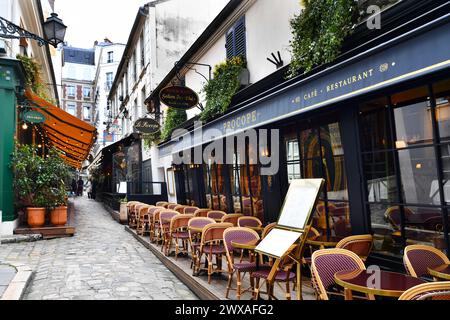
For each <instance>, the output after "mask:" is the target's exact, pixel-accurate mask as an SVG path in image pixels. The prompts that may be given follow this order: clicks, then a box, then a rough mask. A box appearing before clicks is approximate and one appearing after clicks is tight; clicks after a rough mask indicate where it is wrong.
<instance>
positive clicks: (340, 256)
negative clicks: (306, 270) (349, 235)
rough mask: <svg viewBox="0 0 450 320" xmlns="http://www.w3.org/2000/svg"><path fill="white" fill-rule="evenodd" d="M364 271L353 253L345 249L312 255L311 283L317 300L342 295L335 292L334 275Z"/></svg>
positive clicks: (329, 250) (362, 263) (317, 252)
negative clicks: (348, 271)
mask: <svg viewBox="0 0 450 320" xmlns="http://www.w3.org/2000/svg"><path fill="white" fill-rule="evenodd" d="M358 269H359V270H366V266H365V265H364V262H363V261H362V260H361V259H360V258H359V257H358V255H357V254H356V253H354V252H351V251H349V250H345V249H323V250H317V251H315V252H314V253H313V254H312V261H311V271H312V272H311V274H312V277H313V278H314V279H313V280H312V281H311V282H312V284H313V286H314V289H315V291H316V296H317V298H318V299H319V300H329V295H339V296H342V293H341V292H339V291H338V290H336V289H337V288H336V282H335V279H334V274H335V273H336V272H339V271H344V270H358Z"/></svg>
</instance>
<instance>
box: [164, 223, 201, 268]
mask: <svg viewBox="0 0 450 320" xmlns="http://www.w3.org/2000/svg"><path fill="white" fill-rule="evenodd" d="M193 217H194V216H193V215H192V214H180V215H176V216H174V217H173V218H172V219H171V221H170V227H169V241H168V243H167V246H166V255H168V256H170V254H171V248H172V243H173V242H175V260H177V258H178V254H180V253H183V254H186V255H187V253H188V248H189V232H188V224H189V220H191V219H192V218H193ZM180 241H181V250H180Z"/></svg>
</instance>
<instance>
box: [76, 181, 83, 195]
mask: <svg viewBox="0 0 450 320" xmlns="http://www.w3.org/2000/svg"><path fill="white" fill-rule="evenodd" d="M83 187H84V181H83V179H82V178H81V177H80V179H79V180H78V192H77V196H80V197H82V196H83Z"/></svg>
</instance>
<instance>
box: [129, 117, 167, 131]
mask: <svg viewBox="0 0 450 320" xmlns="http://www.w3.org/2000/svg"><path fill="white" fill-rule="evenodd" d="M160 129H161V126H160V124H159V122H158V121H156V120H154V119H150V118H142V119H139V120H136V122H135V123H134V131H136V132H138V133H143V134H152V133H156V132H158V131H159V130H160Z"/></svg>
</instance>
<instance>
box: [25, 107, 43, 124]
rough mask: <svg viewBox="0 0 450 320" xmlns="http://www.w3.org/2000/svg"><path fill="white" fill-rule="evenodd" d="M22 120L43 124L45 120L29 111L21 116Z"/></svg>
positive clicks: (36, 112) (41, 115)
mask: <svg viewBox="0 0 450 320" xmlns="http://www.w3.org/2000/svg"><path fill="white" fill-rule="evenodd" d="M22 120H24V121H27V122H30V123H43V122H44V121H45V120H46V118H45V116H44V115H43V114H42V113H40V112H38V111H33V110H31V111H26V112H24V113H23V114H22Z"/></svg>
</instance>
